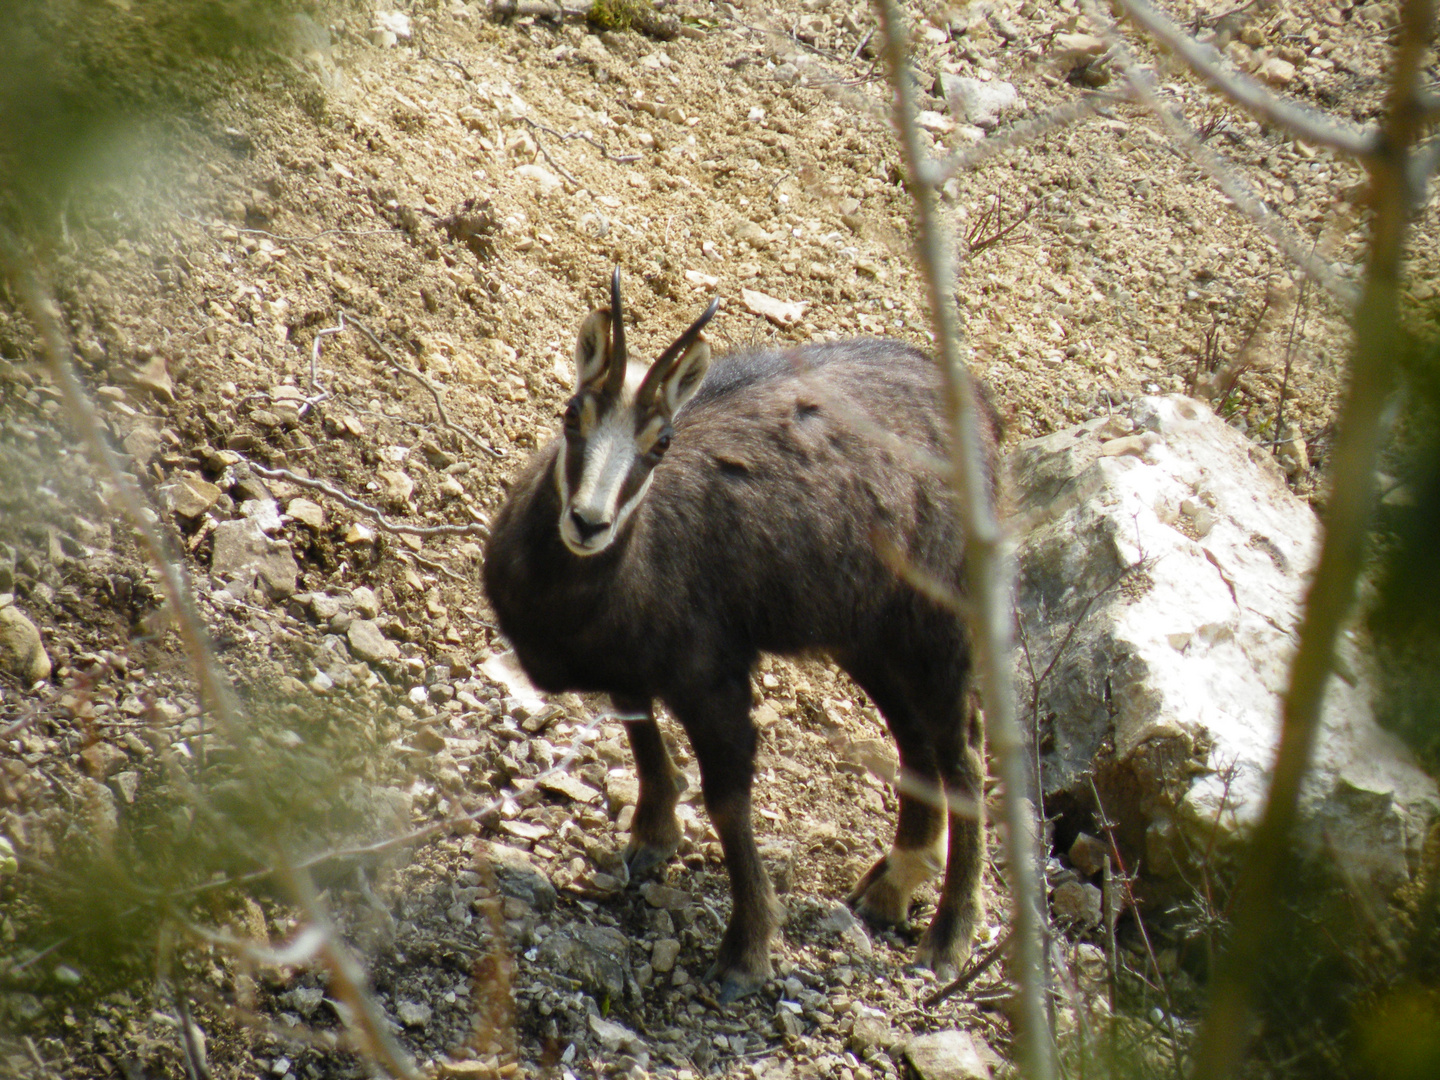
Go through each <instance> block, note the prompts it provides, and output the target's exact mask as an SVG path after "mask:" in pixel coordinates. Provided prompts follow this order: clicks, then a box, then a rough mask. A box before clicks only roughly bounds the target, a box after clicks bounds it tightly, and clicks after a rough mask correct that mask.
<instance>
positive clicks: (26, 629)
mask: <svg viewBox="0 0 1440 1080" xmlns="http://www.w3.org/2000/svg"><path fill="white" fill-rule="evenodd" d="M11 599H12V598H11V597H10V594H9V593H5V594H3V595H0V669H3V670H5V671H8V672H9V673H10V674H12V675H14V676H16V677H17V678H20V679H23V680H24V681H25V682H26V683H27V684H28V683H37V682H40V681H41V680H42V679H48V678H49V677H50V670H51V665H50V655H49V654H48V653H47V652H46V651H45V646H44V644H43V643H42V642H41V640H40V631H39V630H38V629H37V628H36V626H35V624H34V623H33V622H31V621H30V620H29V619H28V618H26V617H25V615H24V613H22V612H21V611H20V609H19V608H17V607H15V606H14V604H13V603H11Z"/></svg>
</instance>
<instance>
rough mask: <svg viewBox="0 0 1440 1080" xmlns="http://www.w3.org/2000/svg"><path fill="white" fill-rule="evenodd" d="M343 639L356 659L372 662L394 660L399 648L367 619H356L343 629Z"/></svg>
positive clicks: (398, 653) (397, 656)
mask: <svg viewBox="0 0 1440 1080" xmlns="http://www.w3.org/2000/svg"><path fill="white" fill-rule="evenodd" d="M345 640H346V641H348V642H349V643H350V651H351V652H353V653H354V654H355V658H356V659H357V660H364V661H366V662H367V663H373V662H374V661H376V660H395V659H398V658H399V656H400V650H399V648H398V647H397V646H396V645H395V643H394V642H393V641H391V640H389V639H388V638H387V637H386V636H385V635H384V634H382V633H381V632H380V627H378V626H376V625H375V624H374V623H373V622H371V621H370V620H369V619H356V620H355V621H354V622H352V623H351V624H350V626H349V628H348V629H347V630H346V631H345Z"/></svg>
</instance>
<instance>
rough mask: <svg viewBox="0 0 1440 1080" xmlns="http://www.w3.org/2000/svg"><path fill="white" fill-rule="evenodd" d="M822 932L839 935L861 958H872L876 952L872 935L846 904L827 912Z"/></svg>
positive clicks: (835, 906)
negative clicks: (826, 931)
mask: <svg viewBox="0 0 1440 1080" xmlns="http://www.w3.org/2000/svg"><path fill="white" fill-rule="evenodd" d="M820 927H821V929H822V930H828V931H830V932H831V933H833V934H835V935H837V936H838V937H839V938H840V940H841V941H842V942H843V943H844V944H846V945H848V946H849V947H850V949H851V951H852V952H854V953H856V954H857V955H859V956H870V955H871V954H872V953H873V952H874V951H875V946H874V944H872V943H871V941H870V935H869V934H867V933H866V932H865V927H864V926H862V925H861V923H860V920H859V919H857V918H856V917H855V913H854V912H853V911H851V910H850V909H849V908H848V907H847V906H846V905H844V904H835V905H834V906H832V907H831V908H830V910H829V911H828V912H826V914H825V917H824V918H823V919H821V920H820Z"/></svg>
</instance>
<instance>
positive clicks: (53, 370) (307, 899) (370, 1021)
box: [0, 228, 415, 1078]
mask: <svg viewBox="0 0 1440 1080" xmlns="http://www.w3.org/2000/svg"><path fill="white" fill-rule="evenodd" d="M0 268H3V270H4V272H5V275H6V277H8V278H9V280H10V281H11V283H12V284H13V286H14V288H15V290H16V293H17V294H18V295H19V297H20V299H21V302H22V304H24V306H25V308H26V310H27V313H28V314H29V316H30V319H31V321H32V323H33V324H34V326H35V328H36V330H37V331H38V333H39V334H40V338H41V352H42V354H43V356H44V359H45V363H46V365H47V367H48V368H49V371H50V374H51V378H52V379H54V381H55V383H56V384H57V385H58V386H59V388H60V392H61V395H62V397H63V398H64V402H65V406H66V409H67V411H68V413H69V416H70V419H71V422H72V423H73V424H74V426H75V429H76V431H77V432H78V433H79V435H80V438H81V439H82V440H83V441H84V443H85V446H86V449H87V451H88V452H89V454H90V456H91V458H92V459H93V460H94V462H95V465H96V467H97V468H99V469H100V470H101V471H102V473H103V474H104V475H105V479H106V480H107V481H108V482H109V483H110V484H111V485H112V486H113V487H114V489H115V499H116V501H117V502H118V503H119V504H120V506H121V509H122V510H123V511H124V513H125V515H126V516H127V517H128V518H129V521H130V524H131V526H132V527H133V528H134V529H135V531H136V533H137V534H138V535H139V537H140V542H141V545H142V546H143V547H144V549H145V551H146V554H147V556H148V557H149V559H150V562H151V565H152V566H154V567H155V569H156V570H158V571H159V572H160V580H161V588H162V589H163V591H164V593H165V598H166V602H167V604H168V605H169V610H170V612H171V614H172V615H173V617H174V619H175V625H176V627H177V629H178V630H179V633H180V637H181V640H182V642H183V643H184V647H185V651H186V654H187V656H188V657H189V659H190V663H191V668H192V670H193V671H194V672H195V677H196V679H197V680H198V681H199V684H200V695H201V700H202V702H204V703H205V705H206V707H207V708H208V709H209V710H210V711H211V712H212V714H213V715H214V716H215V719H216V722H217V725H218V726H219V727H220V728H222V729H223V730H224V732H225V736H226V738H227V739H228V740H230V741H231V742H232V743H233V744H239V743H240V741H241V738H240V732H241V724H240V710H239V707H238V705H237V703H236V701H235V697H234V693H233V691H232V689H231V687H230V684H229V682H228V680H226V678H225V676H224V674H223V673H222V672H221V670H220V667H219V665H218V664H217V663H216V662H215V659H214V655H213V653H212V652H211V649H210V644H209V638H208V635H207V634H206V632H205V626H204V623H203V622H202V621H201V619H200V615H199V613H198V612H197V611H196V609H195V605H194V604H193V602H192V600H191V595H192V594H191V590H190V588H189V586H188V583H187V581H186V578H185V573H184V570H183V568H182V566H181V564H180V563H179V562H178V561H177V560H175V559H172V558H171V557H170V553H169V551H168V547H167V545H166V543H165V540H164V537H163V536H162V535H161V533H160V530H159V528H158V526H157V525H156V522H157V521H158V517H157V515H155V514H154V513H153V512H152V511H151V510H150V507H149V506H148V505H147V504H146V501H145V498H144V495H143V494H142V493H141V491H140V488H139V486H138V485H137V484H136V483H135V480H134V478H133V477H132V476H131V475H130V474H129V473H128V472H127V471H126V470H125V468H124V464H123V462H122V460H121V458H120V456H119V455H118V454H117V453H116V452H115V451H114V450H113V449H112V448H111V446H110V444H109V443H108V441H107V440H106V438H105V436H104V435H103V434H102V431H101V426H100V420H99V416H98V414H97V413H96V410H95V404H94V402H92V401H91V400H90V396H89V394H87V393H86V391H85V388H84V386H82V385H81V383H80V379H79V377H78V376H77V375H76V373H75V365H74V362H73V359H72V356H71V352H70V343H69V341H68V340H67V338H66V337H65V334H64V332H63V330H62V329H61V324H60V318H59V314H60V313H59V308H58V306H57V305H56V303H55V301H54V299H53V298H52V297H51V295H50V293H49V291H48V290H47V289H46V288H45V286H44V285H43V284H42V283H41V281H40V278H39V276H38V275H37V274H36V272H35V269H34V267H33V266H32V265H31V263H30V261H29V259H28V258H27V257H26V255H25V253H24V252H23V251H22V249H21V247H20V244H19V241H18V240H17V239H16V238H15V237H14V236H13V235H12V234H11V233H10V232H9V230H7V229H3V228H0ZM278 874H279V876H280V877H281V879H282V880H283V881H284V882H285V884H286V885H287V886H288V887H289V890H290V892H291V895H292V897H293V898H294V899H295V901H296V903H297V905H298V906H299V907H300V908H301V910H302V911H303V912H304V913H305V916H306V918H307V919H308V920H309V921H310V923H311V924H312V925H314V926H316V927H318V928H319V929H320V930H321V931H322V932H323V933H324V956H325V960H326V964H327V966H328V967H329V968H330V972H331V980H332V982H331V985H332V987H334V989H335V992H336V994H337V996H339V997H340V998H341V999H342V1000H344V1001H345V1002H346V1003H347V1004H349V1005H350V1006H351V1010H352V1015H351V1017H350V1018H349V1022H350V1023H351V1025H352V1026H353V1027H354V1028H355V1030H356V1033H357V1035H358V1036H359V1037H361V1038H362V1040H363V1043H364V1045H365V1047H366V1049H367V1051H368V1052H370V1053H371V1055H372V1056H373V1058H374V1060H375V1061H376V1062H377V1063H378V1064H380V1065H381V1066H382V1067H384V1068H386V1069H388V1070H389V1071H390V1072H391V1073H392V1074H393V1075H395V1076H402V1077H407V1078H409V1077H413V1076H415V1071H414V1068H413V1066H412V1065H411V1063H410V1060H409V1058H408V1056H407V1055H406V1054H405V1052H404V1051H403V1050H401V1049H400V1046H399V1044H398V1043H396V1042H395V1040H394V1039H393V1037H392V1036H391V1035H390V1032H389V1030H388V1028H387V1027H386V1026H385V1021H384V1015H383V1013H381V1011H380V1010H379V1007H378V1006H377V1005H375V1003H374V1001H373V999H372V998H371V997H370V995H369V994H368V993H367V992H366V991H365V988H364V987H365V979H364V973H363V972H362V971H361V969H360V966H359V965H358V964H357V963H356V962H355V961H354V960H353V959H352V958H351V956H350V954H349V952H348V951H347V950H346V949H345V948H344V946H343V945H342V944H341V943H340V940H339V937H338V936H337V935H336V933H335V932H334V929H333V927H332V926H331V924H330V922H329V918H328V916H327V915H326V914H325V911H324V909H323V907H322V906H321V904H320V902H319V900H318V898H317V897H316V895H315V891H314V887H313V886H312V885H311V883H310V881H309V878H308V877H307V876H306V875H305V874H303V873H299V872H296V871H295V869H294V868H293V867H292V866H291V865H290V864H289V863H288V861H284V860H283V855H282V861H281V862H280V866H279V870H278Z"/></svg>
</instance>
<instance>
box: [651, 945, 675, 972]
mask: <svg viewBox="0 0 1440 1080" xmlns="http://www.w3.org/2000/svg"><path fill="white" fill-rule="evenodd" d="M679 955H680V942H679V941H677V940H676V939H675V938H661V939H660V940H659V941H657V942H655V944H654V945H653V946H651V948H650V966H651V967H652V968H653V969H654V970H656V971H658V972H661V973H662V974H663V973H665V972H668V971H673V970H674V968H675V959H676V958H677V957H678V956H679Z"/></svg>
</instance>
